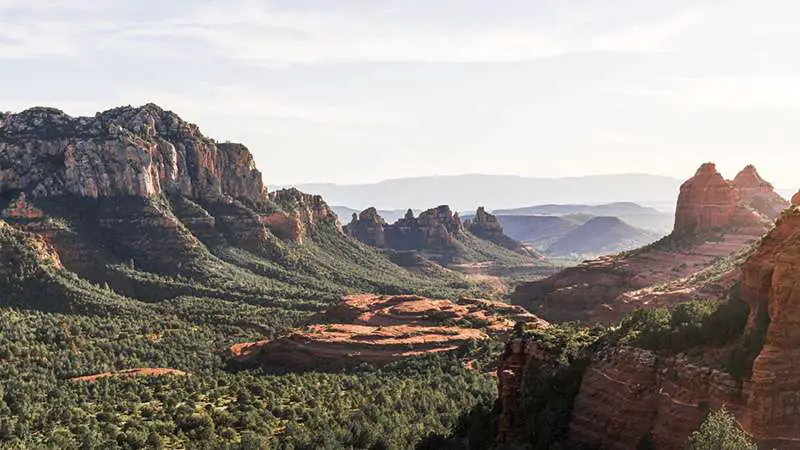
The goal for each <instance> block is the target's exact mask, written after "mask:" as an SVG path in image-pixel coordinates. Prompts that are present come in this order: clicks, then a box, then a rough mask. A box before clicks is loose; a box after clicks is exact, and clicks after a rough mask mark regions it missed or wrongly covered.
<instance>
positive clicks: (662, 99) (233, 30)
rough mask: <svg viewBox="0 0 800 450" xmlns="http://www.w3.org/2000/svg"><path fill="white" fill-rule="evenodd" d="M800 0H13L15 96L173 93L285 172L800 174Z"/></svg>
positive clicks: (6, 55)
mask: <svg viewBox="0 0 800 450" xmlns="http://www.w3.org/2000/svg"><path fill="white" fill-rule="evenodd" d="M798 14H800V4H799V3H797V2H794V1H791V0H775V1H764V2H756V1H741V0H726V1H686V0H681V1H671V2H656V1H640V0H638V1H634V0H630V1H615V2H613V3H610V2H606V1H569V2H566V1H536V2H532V1H522V0H504V1H477V0H468V1H465V0H458V1H455V0H451V1H441V0H440V1H432V0H415V1H403V2H390V1H366V0H364V1H355V0H349V1H336V2H333V1H310V0H305V1H297V0H295V1H271V2H270V1H237V2H223V1H187V0H181V1H168V2H164V1H159V2H156V1H152V0H136V1H131V0H124V1H122V0H120V1H113V2H97V1H88V0H73V1H69V2H67V1H56V0H51V1H43V0H0V110H8V111H20V110H22V109H25V108H29V107H32V106H37V105H46V106H55V107H58V108H61V109H63V110H65V112H67V113H69V114H71V115H93V114H94V113H95V112H96V111H98V110H103V109H108V108H111V107H115V106H119V105H125V104H132V105H140V104H143V103H146V102H154V103H157V104H159V105H160V106H162V107H164V108H166V109H171V110H173V111H175V112H177V113H178V114H180V115H181V116H182V117H183V118H184V119H186V120H189V121H191V122H195V123H197V124H198V125H199V126H200V129H201V130H203V132H204V133H205V134H207V135H209V136H211V137H213V138H216V139H218V140H222V141H224V140H231V141H240V142H243V143H245V144H246V145H247V146H248V147H249V148H250V149H251V150H252V151H253V153H254V154H255V157H256V160H257V164H258V165H259V167H260V168H261V169H262V171H263V172H264V173H265V177H266V181H267V182H268V183H269V184H270V185H276V184H291V183H305V182H334V183H343V184H353V183H364V182H374V181H378V180H383V179H389V178H398V177H405V176H420V175H434V174H461V173H486V174H516V175H523V176H537V177H561V176H576V175H584V174H604V173H606V174H608V173H634V172H635V173H651V174H658V175H667V176H671V177H676V178H681V179H684V178H686V177H688V176H690V175H692V174H693V173H694V170H695V169H696V167H697V166H698V165H699V164H700V163H702V162H705V161H714V162H716V163H717V166H718V168H719V169H720V171H721V172H722V173H723V175H725V176H726V177H729V178H730V177H733V176H734V175H735V173H736V172H737V171H738V170H739V169H741V167H743V166H744V165H745V164H747V163H753V164H755V165H756V166H757V167H758V168H759V170H760V172H761V174H762V175H763V176H764V178H766V179H768V180H770V181H772V182H773V184H775V185H776V186H778V187H780V188H785V189H794V188H796V187H798V186H800V179H798V178H797V173H798V163H800V157H798V155H799V154H800V153H798V148H799V147H800V126H798V124H800V59H798V58H797V57H796V48H795V47H796V42H798V41H799V40H800V29H798V27H797V26H796V21H797V17H798Z"/></svg>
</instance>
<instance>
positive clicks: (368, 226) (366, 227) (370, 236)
mask: <svg viewBox="0 0 800 450" xmlns="http://www.w3.org/2000/svg"><path fill="white" fill-rule="evenodd" d="M412 218H413V215H412ZM386 226H387V224H386V221H385V220H383V217H381V216H380V214H378V211H377V210H376V209H375V208H367V209H365V210H364V211H361V213H359V214H356V213H353V220H351V221H350V223H349V224H348V225H347V232H348V233H349V234H350V235H351V236H353V237H354V238H356V239H358V240H359V241H361V242H363V243H365V244H367V245H371V246H373V247H384V246H385V245H386V237H385V236H384V233H383V229H384V227H386Z"/></svg>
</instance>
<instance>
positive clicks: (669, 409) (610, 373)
mask: <svg viewBox="0 0 800 450" xmlns="http://www.w3.org/2000/svg"><path fill="white" fill-rule="evenodd" d="M744 401H745V400H744V397H743V391H742V389H741V385H740V384H739V383H737V382H736V381H735V380H734V379H733V378H732V377H731V376H730V375H728V374H726V373H723V372H720V371H718V370H713V369H710V368H707V367H702V366H698V365H695V364H693V363H691V362H690V361H689V360H688V359H686V358H685V357H671V358H663V357H659V356H656V355H655V354H653V353H652V352H649V351H646V350H641V349H635V348H628V347H622V348H619V349H615V350H613V351H612V352H611V353H609V354H600V355H597V357H596V358H595V359H594V360H593V361H592V363H591V364H590V365H589V367H588V368H587V369H586V372H585V374H584V376H583V380H582V381H581V387H580V390H579V392H578V395H577V397H576V398H575V404H574V408H573V413H572V418H571V420H570V432H569V440H570V443H571V445H573V446H575V447H576V448H580V446H581V445H598V446H600V447H602V448H608V449H619V450H622V449H632V448H637V446H638V445H639V443H640V442H642V440H643V439H646V436H648V435H650V437H651V439H652V442H653V445H654V447H655V448H658V449H667V450H669V449H675V450H679V449H683V448H684V447H685V444H686V440H687V439H688V437H689V435H690V434H691V433H692V432H693V431H694V430H696V429H697V428H698V427H699V426H700V423H701V422H702V421H703V419H704V418H705V414H706V411H707V410H708V408H711V409H718V408H720V407H722V406H723V405H726V406H727V407H728V408H729V409H730V410H732V411H733V412H734V413H735V414H738V415H741V412H742V410H743V403H744Z"/></svg>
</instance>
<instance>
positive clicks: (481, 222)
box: [464, 206, 536, 256]
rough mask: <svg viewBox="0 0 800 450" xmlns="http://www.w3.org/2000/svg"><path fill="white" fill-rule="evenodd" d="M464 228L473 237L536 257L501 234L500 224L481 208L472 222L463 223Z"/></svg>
mask: <svg viewBox="0 0 800 450" xmlns="http://www.w3.org/2000/svg"><path fill="white" fill-rule="evenodd" d="M464 228H466V229H467V230H469V232H470V233H472V234H474V235H475V236H477V237H479V238H481V239H483V240H486V241H489V242H494V243H495V244H497V245H499V246H501V247H503V248H506V249H508V250H511V251H514V252H517V253H521V254H524V255H528V256H536V254H535V252H534V251H532V250H530V249H529V248H527V247H525V246H524V245H522V243H521V242H519V241H517V240H514V239H512V238H510V237H509V236H507V235H506V234H505V233H504V232H503V225H501V224H500V221H499V220H497V217H495V216H494V215H492V214H489V213H488V212H486V209H485V208H484V207H483V206H481V207H479V208H478V210H477V211H476V212H475V217H474V218H473V219H472V220H467V221H465V222H464Z"/></svg>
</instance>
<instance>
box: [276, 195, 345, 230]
mask: <svg viewBox="0 0 800 450" xmlns="http://www.w3.org/2000/svg"><path fill="white" fill-rule="evenodd" d="M269 198H270V200H272V201H273V202H275V203H277V204H278V205H280V206H281V207H282V208H283V212H280V213H278V214H284V215H285V216H287V218H286V219H285V220H284V219H279V220H274V219H273V220H270V219H267V222H269V223H272V224H273V227H274V228H273V229H276V230H277V231H278V232H279V233H280V234H282V235H283V236H287V237H290V238H291V239H293V240H295V241H298V242H301V241H302V239H303V237H304V236H306V235H307V234H308V233H309V232H311V231H313V230H314V229H315V228H316V227H318V226H321V225H324V224H327V225H330V226H333V227H334V228H335V229H336V231H338V232H340V233H341V232H342V225H341V223H339V218H338V217H337V216H336V213H334V212H333V210H332V209H331V208H330V207H329V206H328V204H327V203H325V200H323V199H322V197H321V196H319V195H311V194H305V193H303V192H300V191H298V190H297V189H282V190H280V191H275V192H271V193H270V194H269ZM274 215H275V214H273V215H272V216H274Z"/></svg>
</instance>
